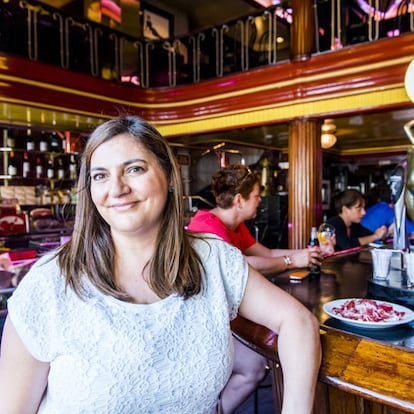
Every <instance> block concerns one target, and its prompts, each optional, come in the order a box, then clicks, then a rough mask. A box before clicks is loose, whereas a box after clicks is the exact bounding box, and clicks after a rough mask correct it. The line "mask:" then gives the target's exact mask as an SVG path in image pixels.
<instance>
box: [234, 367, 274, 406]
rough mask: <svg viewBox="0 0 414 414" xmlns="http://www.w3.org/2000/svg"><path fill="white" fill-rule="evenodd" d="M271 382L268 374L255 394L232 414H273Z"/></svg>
mask: <svg viewBox="0 0 414 414" xmlns="http://www.w3.org/2000/svg"><path fill="white" fill-rule="evenodd" d="M274 412H275V409H274V405H273V396H272V380H271V376H270V375H269V374H268V375H267V376H266V377H265V379H264V380H263V382H262V384H261V386H260V387H259V388H258V390H257V392H256V393H255V394H253V395H252V396H251V397H250V398H248V399H247V401H245V403H244V404H243V405H242V406H241V407H239V409H238V410H237V411H236V412H235V413H234V414H274Z"/></svg>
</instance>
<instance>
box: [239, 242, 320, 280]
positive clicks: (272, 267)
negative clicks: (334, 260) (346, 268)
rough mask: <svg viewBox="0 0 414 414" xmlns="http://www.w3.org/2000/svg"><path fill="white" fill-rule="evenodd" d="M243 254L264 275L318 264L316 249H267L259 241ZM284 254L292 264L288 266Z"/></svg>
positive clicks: (318, 255)
mask: <svg viewBox="0 0 414 414" xmlns="http://www.w3.org/2000/svg"><path fill="white" fill-rule="evenodd" d="M243 254H244V255H245V257H246V260H247V262H248V263H249V264H250V265H252V266H253V267H254V268H255V269H257V270H258V271H259V272H260V273H262V274H264V275H274V274H275V273H280V272H284V271H285V270H287V269H288V268H297V267H308V266H310V265H311V263H314V264H317V265H320V251H319V250H318V249H315V248H312V249H298V250H293V249H292V250H291V249H268V248H267V247H265V246H263V245H262V244H260V243H259V242H257V243H255V244H254V245H253V246H251V247H249V248H248V249H246V250H245V251H244V252H243ZM284 256H289V258H290V260H291V262H292V264H291V265H290V266H288V265H287V264H286V261H285V259H284Z"/></svg>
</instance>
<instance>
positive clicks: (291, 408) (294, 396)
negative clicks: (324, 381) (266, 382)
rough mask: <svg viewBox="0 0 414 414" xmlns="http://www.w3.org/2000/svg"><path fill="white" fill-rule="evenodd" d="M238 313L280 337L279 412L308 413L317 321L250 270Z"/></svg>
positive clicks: (314, 371)
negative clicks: (280, 395)
mask: <svg viewBox="0 0 414 414" xmlns="http://www.w3.org/2000/svg"><path fill="white" fill-rule="evenodd" d="M239 312H240V315H242V316H243V317H245V318H247V319H249V320H251V321H253V322H256V323H259V324H261V325H264V326H266V327H267V328H269V329H271V330H272V331H274V332H276V333H278V335H279V337H278V354H279V358H280V361H281V365H282V370H283V383H284V394H283V411H282V413H283V414H309V413H311V412H312V408H313V402H314V395H315V387H316V381H317V375H318V371H319V366H320V362H321V345H320V337H319V323H318V321H317V319H316V318H315V317H314V315H313V314H312V313H311V312H310V311H308V310H307V309H306V308H305V307H304V306H303V305H302V304H301V303H300V302H299V301H297V300H296V299H295V298H293V297H292V296H291V295H289V294H288V293H287V292H285V291H283V290H282V289H280V288H279V287H277V286H275V285H273V284H272V283H271V282H269V281H268V280H267V279H265V278H264V277H263V276H262V275H261V274H259V273H258V272H257V271H256V270H254V269H253V268H251V267H250V270H249V278H248V282H247V286H246V291H245V295H244V298H243V301H242V303H241V306H240V309H239Z"/></svg>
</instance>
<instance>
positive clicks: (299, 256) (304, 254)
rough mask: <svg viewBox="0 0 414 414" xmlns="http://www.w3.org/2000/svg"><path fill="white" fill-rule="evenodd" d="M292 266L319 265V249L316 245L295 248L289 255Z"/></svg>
mask: <svg viewBox="0 0 414 414" xmlns="http://www.w3.org/2000/svg"><path fill="white" fill-rule="evenodd" d="M290 258H291V260H292V265H293V267H310V266H311V265H317V266H320V265H321V251H320V249H319V248H318V247H310V248H308V249H301V250H297V251H296V253H294V254H292V255H291V256H290Z"/></svg>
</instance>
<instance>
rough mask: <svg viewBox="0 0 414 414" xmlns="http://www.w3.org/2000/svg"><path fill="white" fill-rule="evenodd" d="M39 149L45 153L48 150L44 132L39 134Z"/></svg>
mask: <svg viewBox="0 0 414 414" xmlns="http://www.w3.org/2000/svg"><path fill="white" fill-rule="evenodd" d="M39 149H40V151H42V152H47V150H48V149H49V146H48V142H47V138H46V134H45V132H44V131H42V132H41V134H40V142H39Z"/></svg>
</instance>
